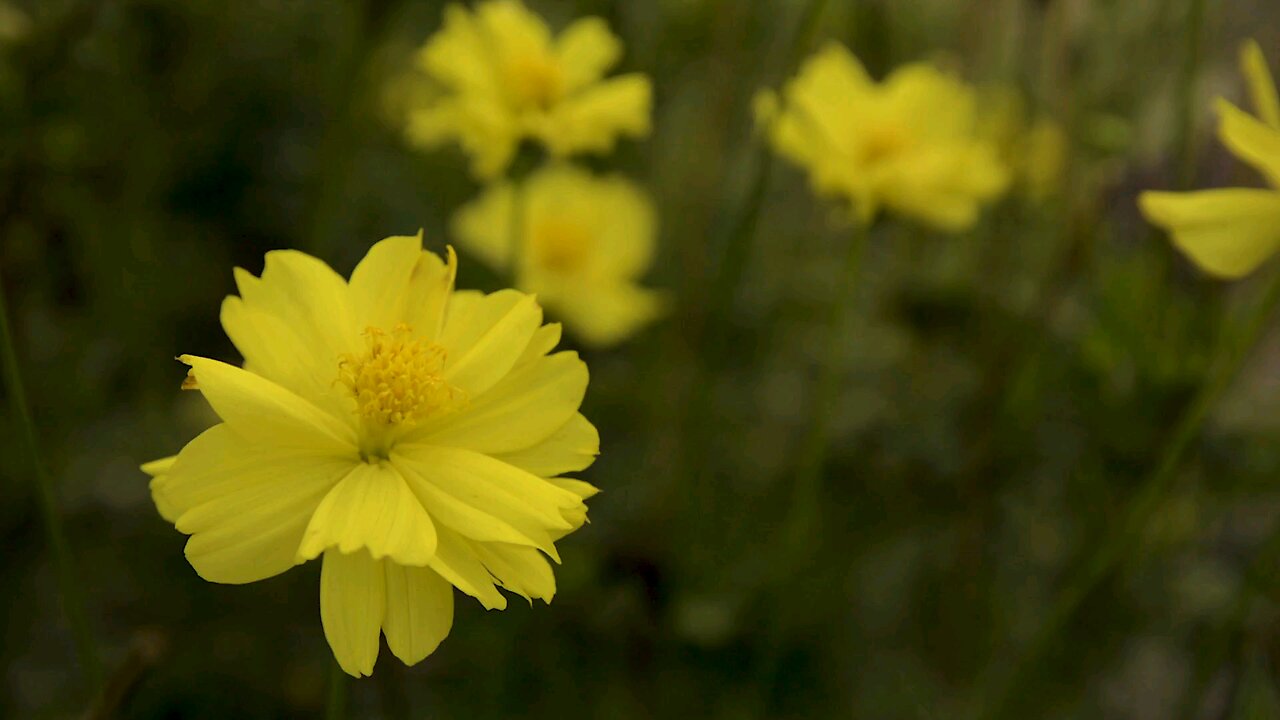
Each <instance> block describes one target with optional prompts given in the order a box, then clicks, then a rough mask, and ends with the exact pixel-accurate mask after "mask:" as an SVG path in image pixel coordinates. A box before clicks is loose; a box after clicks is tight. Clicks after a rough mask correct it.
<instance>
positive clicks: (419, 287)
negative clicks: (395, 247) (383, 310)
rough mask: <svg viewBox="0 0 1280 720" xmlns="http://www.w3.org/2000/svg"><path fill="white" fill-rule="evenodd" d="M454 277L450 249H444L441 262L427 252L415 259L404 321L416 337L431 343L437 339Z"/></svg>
mask: <svg viewBox="0 0 1280 720" xmlns="http://www.w3.org/2000/svg"><path fill="white" fill-rule="evenodd" d="M457 275H458V256H457V254H456V253H454V252H453V248H451V247H447V248H445V258H444V259H443V260H441V259H440V257H439V256H437V255H436V254H434V253H429V252H424V253H422V255H421V256H420V257H419V258H418V263H417V265H415V266H414V271H413V274H412V275H411V276H410V277H409V293H408V297H407V299H406V300H405V305H406V307H405V314H404V321H405V322H406V323H408V324H409V327H412V328H413V329H414V332H415V333H416V334H417V335H418V336H419V337H423V338H426V339H427V340H432V341H434V340H436V339H437V338H439V337H440V333H441V331H442V330H443V329H444V318H445V313H446V311H447V310H448V308H449V299H450V297H451V296H452V295H453V281H454V279H455V278H456V277H457Z"/></svg>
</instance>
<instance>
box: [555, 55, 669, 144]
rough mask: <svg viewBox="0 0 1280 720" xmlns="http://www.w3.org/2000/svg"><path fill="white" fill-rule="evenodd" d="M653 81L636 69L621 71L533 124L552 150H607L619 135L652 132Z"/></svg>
mask: <svg viewBox="0 0 1280 720" xmlns="http://www.w3.org/2000/svg"><path fill="white" fill-rule="evenodd" d="M652 103H653V85H652V83H651V82H650V80H649V78H648V77H646V76H644V75H640V74H638V73H634V74H631V75H619V76H618V77H614V78H610V79H608V80H605V81H603V82H600V83H596V84H595V85H591V86H590V87H587V88H585V89H584V90H583V91H582V92H579V93H578V94H576V95H574V96H573V97H570V98H568V99H567V100H565V101H564V102H562V103H560V104H559V105H557V106H556V107H555V108H553V109H552V111H551V114H550V116H549V117H548V118H547V121H546V123H545V124H544V125H542V126H541V127H537V128H534V132H535V133H536V134H537V136H538V138H539V139H541V140H542V142H543V143H545V144H546V146H547V149H548V150H550V151H551V154H553V155H556V156H559V157H564V156H566V155H571V154H573V153H578V152H598V153H606V152H611V151H612V150H613V147H614V144H615V143H616V142H617V139H618V138H619V137H632V138H641V137H645V136H647V135H648V134H649V130H650V121H649V114H650V107H651V105H652Z"/></svg>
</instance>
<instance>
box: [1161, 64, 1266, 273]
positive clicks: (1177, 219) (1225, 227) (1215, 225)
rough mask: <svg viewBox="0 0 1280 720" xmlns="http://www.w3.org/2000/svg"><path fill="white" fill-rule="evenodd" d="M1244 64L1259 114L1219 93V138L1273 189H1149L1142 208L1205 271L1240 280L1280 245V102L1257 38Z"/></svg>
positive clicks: (1254, 104) (1251, 93)
mask: <svg viewBox="0 0 1280 720" xmlns="http://www.w3.org/2000/svg"><path fill="white" fill-rule="evenodd" d="M1240 64H1241V67H1242V70H1243V72H1244V76H1245V78H1246V80H1247V82H1248V86H1249V94H1250V96H1251V99H1252V101H1253V107H1254V110H1255V111H1256V112H1257V113H1258V117H1253V116H1251V115H1249V114H1247V113H1245V112H1244V111H1243V110H1241V109H1239V108H1237V107H1236V106H1235V105H1232V104H1231V103H1229V102H1227V101H1226V100H1224V99H1222V98H1219V99H1218V105H1217V110H1218V118H1219V125H1218V139H1220V140H1221V141H1222V144H1223V145H1226V146H1227V149H1228V150H1230V151H1231V153H1232V154H1233V155H1235V156H1236V157H1237V158H1239V159H1241V160H1243V161H1244V162H1246V163H1248V164H1250V165H1252V166H1253V167H1254V168H1256V169H1257V170H1258V172H1260V173H1262V175H1263V177H1265V178H1266V180H1267V182H1268V183H1269V184H1270V185H1271V189H1256V188H1225V189H1219V190H1201V191H1196V192H1187V193H1170V192H1144V193H1142V195H1141V196H1140V197H1139V198H1138V206H1139V207H1140V208H1141V209H1142V214H1143V215H1145V216H1146V218H1147V220H1148V221H1150V222H1151V223H1152V224H1154V225H1158V226H1160V227H1161V228H1163V229H1165V230H1166V231H1168V232H1169V233H1170V234H1171V235H1172V236H1173V243H1174V245H1176V246H1177V247H1178V248H1179V249H1180V250H1182V252H1184V253H1186V255H1187V257H1189V258H1191V260H1192V261H1193V262H1195V263H1196V264H1197V265H1199V266H1200V268H1201V269H1203V270H1205V271H1206V272H1208V273H1210V274H1213V275H1217V276H1219V277H1222V278H1239V277H1243V276H1245V275H1248V274H1249V273H1251V272H1253V271H1254V269H1256V268H1257V267H1258V266H1259V265H1261V264H1262V263H1263V261H1265V260H1266V259H1267V258H1269V257H1271V256H1272V255H1273V254H1275V252H1276V250H1277V249H1280V101H1277V99H1276V86H1275V83H1274V82H1273V81H1272V79H1271V73H1270V72H1268V70H1267V64H1266V60H1265V59H1264V58H1263V56H1262V50H1261V49H1260V48H1259V47H1258V44H1257V43H1256V42H1253V41H1250V42H1248V43H1246V44H1245V46H1244V48H1243V50H1242V51H1241V58H1240Z"/></svg>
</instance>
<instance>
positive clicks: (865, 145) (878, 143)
mask: <svg viewBox="0 0 1280 720" xmlns="http://www.w3.org/2000/svg"><path fill="white" fill-rule="evenodd" d="M910 144H911V139H910V137H908V135H907V133H906V132H904V131H903V130H902V129H901V128H898V127H895V126H892V125H882V126H880V127H875V128H871V129H870V131H869V132H867V134H866V137H864V138H863V139H862V144H861V147H859V148H858V149H859V153H858V154H859V157H860V158H861V160H862V161H863V162H864V163H866V164H868V165H870V164H874V163H877V162H881V161H883V160H886V159H888V158H890V157H892V156H894V155H897V154H899V153H901V152H902V151H904V150H906V149H907V148H908V147H909V146H910Z"/></svg>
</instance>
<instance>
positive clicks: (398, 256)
mask: <svg viewBox="0 0 1280 720" xmlns="http://www.w3.org/2000/svg"><path fill="white" fill-rule="evenodd" d="M422 257H423V251H422V231H421V230H419V231H418V234H417V235H401V236H396V237H389V238H387V239H385V240H382V241H380V242H378V243H376V244H375V245H374V246H373V247H371V248H369V252H368V253H366V254H365V256H364V259H363V260H361V261H360V264H359V265H356V269H355V270H354V271H352V273H351V282H350V287H351V310H352V313H353V314H354V316H355V322H356V326H357V327H359V328H361V329H364V328H366V327H375V328H380V329H382V330H391V329H393V328H394V327H395V326H396V325H397V324H399V323H401V322H403V319H404V315H405V309H406V301H407V300H408V294H409V292H408V291H409V278H410V277H411V276H412V275H413V274H414V272H415V271H416V270H417V267H418V262H419V261H420V260H421V259H422ZM415 329H416V328H415Z"/></svg>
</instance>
